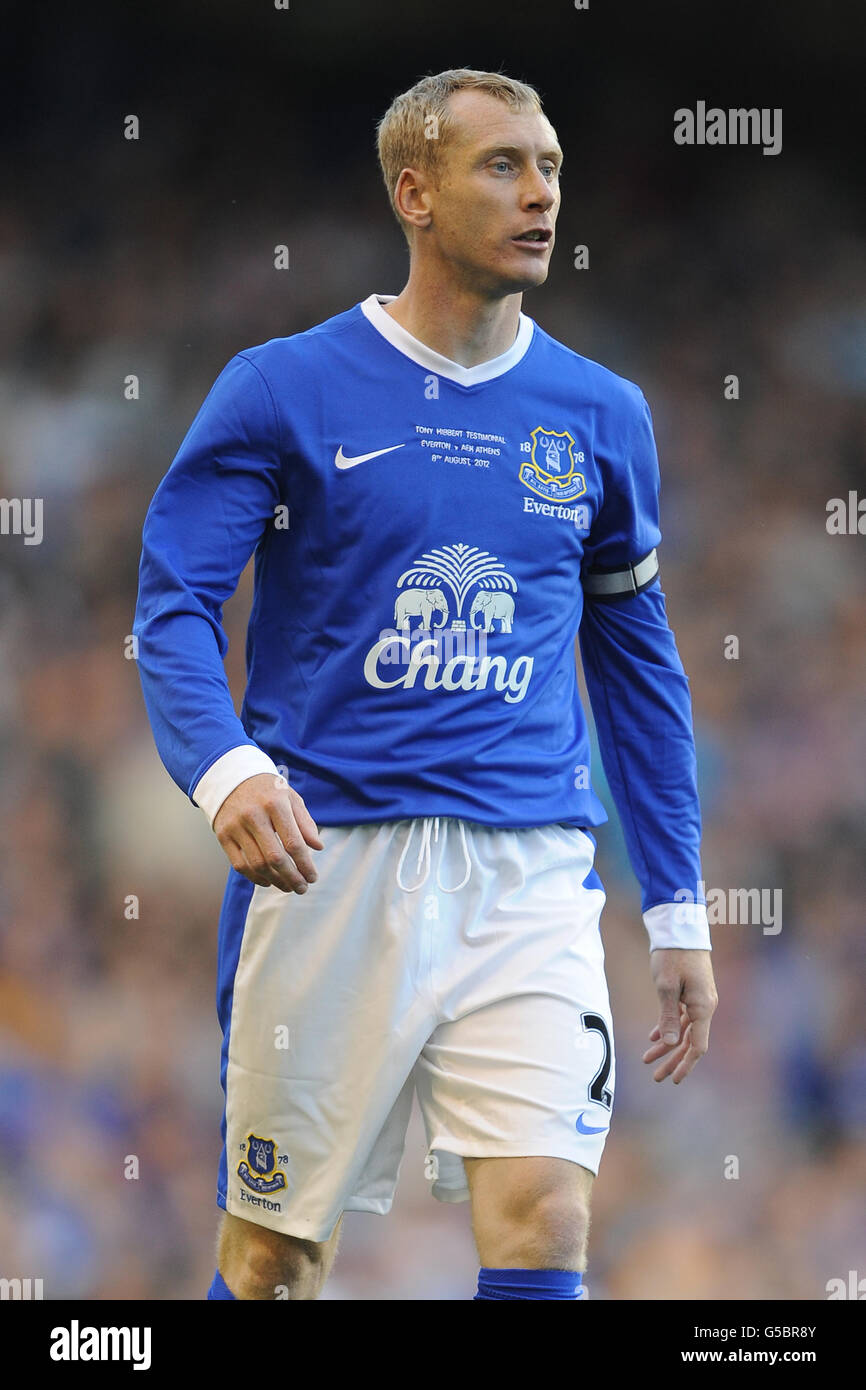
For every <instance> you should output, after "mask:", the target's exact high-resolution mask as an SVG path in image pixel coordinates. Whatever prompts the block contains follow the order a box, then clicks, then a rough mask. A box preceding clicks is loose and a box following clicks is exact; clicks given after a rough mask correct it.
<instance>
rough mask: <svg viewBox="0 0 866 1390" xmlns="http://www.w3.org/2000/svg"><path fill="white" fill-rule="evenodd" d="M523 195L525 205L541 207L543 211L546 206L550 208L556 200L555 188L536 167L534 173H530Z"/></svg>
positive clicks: (546, 208) (545, 209) (545, 210)
mask: <svg viewBox="0 0 866 1390" xmlns="http://www.w3.org/2000/svg"><path fill="white" fill-rule="evenodd" d="M524 196H525V204H524V205H525V206H526V207H531V208H541V209H542V211H543V212H547V210H548V208H552V207H553V205H554V203H555V202H556V189H555V187H554V185H553V184H552V183H551V182H550V180H549V179H546V178H545V177H544V175H543V174H542V172H541V170H540V169H538V170H536V172H535V174H534V175H532V174H530V178H529V183H528V185H527V189H526V193H525V195H524Z"/></svg>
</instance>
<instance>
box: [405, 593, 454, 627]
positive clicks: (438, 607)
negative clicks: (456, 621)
mask: <svg viewBox="0 0 866 1390" xmlns="http://www.w3.org/2000/svg"><path fill="white" fill-rule="evenodd" d="M434 613H441V614H442V618H441V621H440V622H439V623H437V627H444V626H445V624H446V623H447V621H448V600H447V599H446V597H445V595H444V594H443V592H442V590H441V589H404V590H403V592H402V594H398V595H397V601H396V603H395V604H394V626H395V627H409V625H410V624H409V619H410V618H420V619H421V626H422V627H423V628H424V629H425V630H426V629H428V628H432V626H433V614H434Z"/></svg>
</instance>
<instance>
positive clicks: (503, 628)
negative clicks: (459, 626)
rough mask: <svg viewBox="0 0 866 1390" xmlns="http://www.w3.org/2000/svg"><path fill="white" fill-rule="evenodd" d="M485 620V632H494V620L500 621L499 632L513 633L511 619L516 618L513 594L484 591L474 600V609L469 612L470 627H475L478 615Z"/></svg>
mask: <svg viewBox="0 0 866 1390" xmlns="http://www.w3.org/2000/svg"><path fill="white" fill-rule="evenodd" d="M479 613H480V614H481V617H482V619H483V623H482V626H483V629H484V631H485V632H491V631H492V630H493V622H494V619H498V620H499V631H500V632H510V631H511V619H512V618H513V617H514V599H513V598H512V597H511V594H509V593H504V592H500V593H497V592H496V591H495V590H494V589H482V590H481V591H480V592H479V593H477V594H476V595H475V598H474V599H473V600H472V607H471V608H470V610H469V626H470V627H471V628H474V627H475V619H476V617H477V616H478V614H479Z"/></svg>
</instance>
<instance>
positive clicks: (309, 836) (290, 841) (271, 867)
mask: <svg viewBox="0 0 866 1390" xmlns="http://www.w3.org/2000/svg"><path fill="white" fill-rule="evenodd" d="M213 828H214V834H215V835H216V837H217V839H218V840H219V842H220V844H221V845H222V847H223V849H224V850H225V852H226V854H227V855H228V858H229V860H230V861H231V864H232V867H233V868H235V869H237V871H238V873H239V874H243V876H244V878H248V879H249V880H250V882H251V883H257V884H259V886H260V887H262V888H270V887H274V888H282V890H283V892H285V893H306V891H307V885H308V884H310V883H315V881H316V879H317V878H318V874H317V873H316V870H315V867H314V865H313V856H312V855H311V854H310V850H309V849H308V848H307V846H308V845H309V846H310V848H311V849H324V848H325V846H324V845H323V843H322V841H321V840H320V839H319V832H318V830H317V829H316V822H315V821H314V820H313V817H312V816H311V815H310V813H309V811H308V810H307V808H306V806H305V805H304V799H303V797H302V796H300V795H299V794H298V792H296V791H295V790H294V788H293V787H290V786H289V784H288V782H287V781H286V779H285V777H275V776H274V775H273V773H271V772H259V773H257V774H256V776H255V777H248V778H247V779H246V781H245V782H241V784H240V786H238V787H235V789H234V791H233V792H232V793H231V794H230V795H229V796H227V797H226V799H225V801H224V802H223V804H222V806H221V807H220V808H219V810H218V811H217V814H216V819H215V820H214V823H213Z"/></svg>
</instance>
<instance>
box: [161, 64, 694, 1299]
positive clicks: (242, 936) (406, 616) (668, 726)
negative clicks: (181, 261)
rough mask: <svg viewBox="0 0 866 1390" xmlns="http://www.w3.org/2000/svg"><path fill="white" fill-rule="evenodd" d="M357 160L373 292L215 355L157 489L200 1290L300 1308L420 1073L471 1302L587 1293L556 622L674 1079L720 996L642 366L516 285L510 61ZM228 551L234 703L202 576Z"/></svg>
mask: <svg viewBox="0 0 866 1390" xmlns="http://www.w3.org/2000/svg"><path fill="white" fill-rule="evenodd" d="M378 148H379V158H380V163H381V167H382V171H383V174H384V179H385V184H386V187H387V190H388V194H389V197H390V199H391V202H392V206H393V210H394V212H395V214H396V216H397V218H398V220H399V223H400V226H401V227H402V230H403V232H404V233H405V236H406V239H407V241H408V245H409V274H408V279H407V281H406V284H405V286H404V288H403V289H402V290H401V292H400V293H399V294H397V295H393V294H378V293H370V294H368V295H367V297H366V298H364V299H363V300H362V301H361V302H359V303H357V304H355V305H354V306H353V307H352V308H349V309H347V310H346V311H345V312H343V313H339V314H337V315H336V316H335V317H333V318H330V319H328V320H327V321H326V322H324V323H320V324H317V325H316V326H314V327H311V328H310V329H308V330H307V331H306V332H302V333H298V334H295V335H293V336H291V337H286V338H275V339H273V340H271V341H270V342H267V343H264V344H262V345H261V346H258V347H252V348H248V349H245V350H244V351H241V352H238V353H237V355H236V356H235V357H233V358H232V360H231V361H230V362H229V363H228V365H227V366H226V367H225V368H224V369H223V371H222V372H221V374H220V375H219V377H218V378H217V380H216V382H215V383H214V385H213V387H212V388H211V391H210V393H209V395H208V396H207V398H206V400H205V401H204V404H203V405H202V407H201V409H200V411H199V413H198V415H197V416H196V418H195V420H194V422H193V424H192V426H191V428H190V430H189V432H188V434H187V435H186V437H185V439H184V441H183V443H182V445H181V447H180V449H179V451H178V453H177V456H176V458H175V459H174V462H173V463H172V465H171V468H170V469H169V471H168V473H167V474H166V476H165V478H164V479H163V481H162V482H161V484H160V486H159V488H158V489H157V492H156V494H155V496H154V498H153V501H152V503H151V505H150V508H149V511H148V514H147V518H146V521H145V525H144V533H143V550H142V559H141V571H140V587H139V596H138V606H137V611H136V618H135V625H134V631H135V633H136V634H137V636H138V639H139V663H138V664H139V670H140V674H141V679H142V684H143V690H144V695H145V700H146V704H147V709H148V713H149V717H150V721H151V725H152V728H153V733H154V737H155V740H156V744H157V748H158V750H159V754H160V756H161V758H162V760H163V762H164V764H165V766H166V768H167V769H168V771H169V773H170V774H171V776H172V777H173V778H174V780H175V781H176V782H177V784H178V785H179V786H180V787H181V788H182V789H183V790H184V791H185V792H186V793H187V795H188V796H189V797H190V799H191V800H192V801H193V802H194V803H195V805H196V806H198V807H199V808H200V809H201V811H202V812H203V813H204V815H206V816H207V818H208V821H209V823H210V825H211V826H212V828H213V831H214V833H215V835H216V837H217V839H218V841H219V843H220V845H221V846H222V848H223V850H224V851H225V854H226V856H227V858H228V859H229V862H230V865H231V868H230V871H229V875H228V883H227V886H226V890H225V896H224V900H223V907H222V913H221V917H220V925H219V949H218V985H217V1004H218V1013H219V1019H220V1023H221V1027H222V1033H223V1045H222V1067H221V1080H222V1085H223V1089H224V1093H225V1108H224V1117H223V1150H222V1157H221V1161H220V1165H219V1175H218V1183H217V1201H218V1204H219V1206H220V1207H221V1208H222V1209H223V1215H222V1217H221V1225H220V1230H219V1236H218V1249H217V1270H216V1273H215V1275H214V1280H213V1284H212V1286H211V1288H210V1290H209V1292H208V1295H207V1296H208V1298H209V1299H216V1300H219V1299H222V1300H236V1299H241V1300H244V1299H273V1298H275V1297H281V1298H285V1297H288V1298H290V1299H299V1300H302V1299H314V1298H316V1297H317V1296H318V1294H319V1293H320V1291H321V1289H322V1287H323V1284H324V1281H325V1280H326V1278H327V1276H328V1272H329V1270H330V1268H331V1266H332V1263H333V1260H334V1257H335V1252H336V1248H337V1243H338V1240H339V1232H340V1223H341V1219H342V1214H343V1212H345V1211H366V1212H375V1213H379V1214H384V1213H386V1212H388V1210H389V1209H390V1207H391V1204H392V1200H393V1196H394V1192H395V1188H396V1184H397V1177H398V1170H399V1167H400V1163H401V1159H402V1156H403V1149H404V1143H405V1135H406V1128H407V1124H408V1120H409V1115H410V1111H411V1107H412V1103H413V1098H414V1097H415V1096H416V1095H417V1097H418V1102H419V1105H420V1110H421V1114H422V1116H423V1121H424V1126H425V1131H426V1142H427V1155H426V1163H425V1172H426V1175H427V1178H428V1180H429V1182H430V1185H431V1191H432V1194H433V1196H434V1197H436V1198H437V1199H439V1200H441V1201H445V1202H460V1201H468V1202H469V1203H470V1211H471V1222H472V1231H473V1235H474V1239H475V1243H476V1246H477V1251H478V1259H479V1266H480V1270H479V1276H478V1285H477V1290H475V1292H474V1298H475V1299H479V1300H485V1299H498V1300H504V1299H518V1300H527V1299H542V1300H543V1299H568V1300H575V1299H579V1298H584V1297H586V1296H587V1293H586V1286H585V1284H584V1282H583V1279H584V1275H585V1271H586V1264H587V1233H588V1228H589V1219H590V1197H591V1189H592V1183H593V1179H594V1177H595V1176H596V1175H597V1174H598V1171H599V1166H600V1162H601V1157H602V1153H603V1150H604V1146H605V1143H606V1140H607V1135H608V1130H609V1126H610V1121H611V1115H612V1112H613V1101H614V1090H615V1079H616V1078H615V1055H614V1034H613V1023H612V1020H611V1014H610V1004H609V998H608V990H607V985H606V980H605V971H604V953H603V950H602V942H601V937H600V933H599V919H600V915H601V911H602V907H603V905H604V901H605V894H604V889H603V887H602V883H601V881H600V879H599V877H598V874H597V872H596V870H595V868H594V855H595V840H594V838H593V831H594V829H595V828H596V827H597V826H599V825H601V824H602V823H603V822H604V821H605V820H606V819H607V817H606V814H605V811H604V808H603V807H602V805H601V803H600V801H599V799H598V797H597V796H596V794H595V791H594V790H593V786H592V780H591V776H590V742H589V735H588V730H587V721H586V717H585V714H584V711H583V708H582V706H581V701H580V696H579V690H578V681H577V670H576V654H575V643H576V641H578V640H579V645H580V650H581V654H582V660H583V666H584V670H585V675H586V683H587V688H588V692H589V697H590V701H591V704H592V710H593V713H594V716H595V721H596V725H597V729H598V737H599V744H600V749H601V754H602V759H603V763H604V767H605V771H606V773H607V777H608V781H609V784H610V787H611V790H612V794H613V796H614V798H615V801H616V804H617V807H618V810H619V814H620V817H621V819H622V824H623V828H624V832H625V837H626V842H627V847H628V850H629V854H630V859H631V863H632V866H633V868H634V871H635V874H636V876H637V878H638V880H639V882H640V885H641V890H642V914H643V921H644V924H645V927H646V930H647V933H648V937H649V950H650V969H651V973H652V979H653V981H654V984H655V987H656V989H657V992H658V997H659V1015H658V1020H657V1022H656V1025H655V1027H654V1028H653V1029H652V1031H651V1033H650V1039H649V1042H650V1045H649V1047H648V1049H647V1051H646V1053H645V1054H644V1061H645V1062H646V1063H648V1064H650V1065H654V1066H655V1070H654V1072H653V1075H654V1078H655V1080H656V1081H662V1080H664V1079H665V1078H667V1077H671V1078H672V1079H673V1082H674V1083H679V1082H680V1081H682V1080H683V1079H684V1078H685V1077H686V1076H687V1075H688V1074H689V1072H690V1071H691V1070H692V1068H693V1066H694V1065H695V1063H696V1062H697V1060H698V1059H699V1058H700V1057H701V1056H702V1054H703V1053H705V1052H706V1050H707V1046H708V1037H709V1028H710V1021H711V1017H712V1014H713V1011H714V1009H715V1006H716V994H715V987H714V983H713V972H712V967H711V956H710V938H709V931H708V925H707V915H706V907H705V905H704V901H703V895H702V893H701V892H700V887H699V885H700V884H701V882H702V873H701V864H700V812H699V805H698V797H697V788H696V774H695V751H694V737H693V729H692V714H691V705H690V698H689V690H688V682H687V678H686V676H685V673H684V671H683V667H682V664H681V661H680V658H679V656H678V653H677V648H676V644H675V640H674V636H673V633H672V631H671V629H670V627H669V625H668V621H667V616H666V609H665V599H664V595H663V592H662V589H661V587H660V580H659V563H658V546H659V542H660V540H661V534H660V531H659V519H658V490H659V472H658V461H657V456H656V448H655V443H654V438H653V428H652V421H651V417H650V411H649V408H648V406H647V403H646V401H645V399H644V396H643V395H642V393H641V391H640V389H639V388H638V387H637V386H636V385H634V384H633V383H632V382H630V381H627V380H624V379H623V378H622V377H620V376H617V375H616V374H615V373H613V372H611V371H609V370H608V369H606V368H605V367H603V366H599V365H598V364H597V363H595V362H593V361H590V360H589V359H587V358H585V357H581V356H579V355H578V354H577V353H575V352H573V351H571V350H570V349H569V348H567V347H565V346H564V345H563V344H562V343H559V342H557V341H556V340H555V339H553V338H551V337H550V336H549V335H548V334H547V333H545V332H544V330H543V329H542V328H541V327H539V325H538V324H537V323H535V322H534V321H533V319H532V318H530V317H528V315H527V314H526V313H524V311H523V307H522V296H523V294H524V292H525V291H527V290H532V289H535V288H537V287H538V286H540V285H542V284H543V283H544V281H545V279H546V277H547V273H548V266H549V264H550V257H551V254H552V252H553V245H554V236H555V230H556V219H557V214H558V212H559V206H560V170H561V166H562V158H563V155H562V150H561V149H560V146H559V142H558V140H557V136H556V132H555V130H554V129H553V126H552V125H551V124H550V122H549V120H548V119H547V117H546V116H545V114H544V112H543V110H542V107H541V103H540V100H539V97H538V95H537V93H536V91H535V90H534V89H533V88H532V87H529V86H527V85H526V84H524V83H522V82H518V81H515V80H512V79H511V78H509V77H506V76H504V75H502V74H499V73H489V72H479V71H474V70H470V69H457V70H453V71H449V72H443V73H439V74H438V75H436V76H428V77H424V78H422V79H421V80H420V81H419V82H417V83H416V84H415V85H414V86H413V87H412V88H410V89H409V90H408V91H406V92H403V93H402V94H401V95H400V96H398V97H396V98H395V100H394V101H393V103H392V104H391V106H390V108H389V110H388V111H387V112H386V114H385V116H384V117H383V119H382V120H381V122H380V124H379V127H378ZM253 555H254V556H255V593H254V600H253V606H252V613H251V617H250V621H249V628H248V634H247V652H246V655H247V686H246V692H245V696H244V701H243V706H242V708H241V712H240V716H238V715H237V714H236V712H235V708H234V705H233V702H232V698H231V694H230V691H229V687H228V683H227V680H226V675H225V671H224V667H223V657H224V655H225V651H226V637H225V633H224V630H223V627H222V607H223V604H224V603H225V601H226V600H227V599H228V598H229V597H230V596H231V594H232V593H233V592H234V590H235V588H236V586H237V584H238V580H239V577H240V575H241V573H242V571H243V569H244V567H245V565H246V564H247V561H248V560H249V558H250V557H251V556H253Z"/></svg>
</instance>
